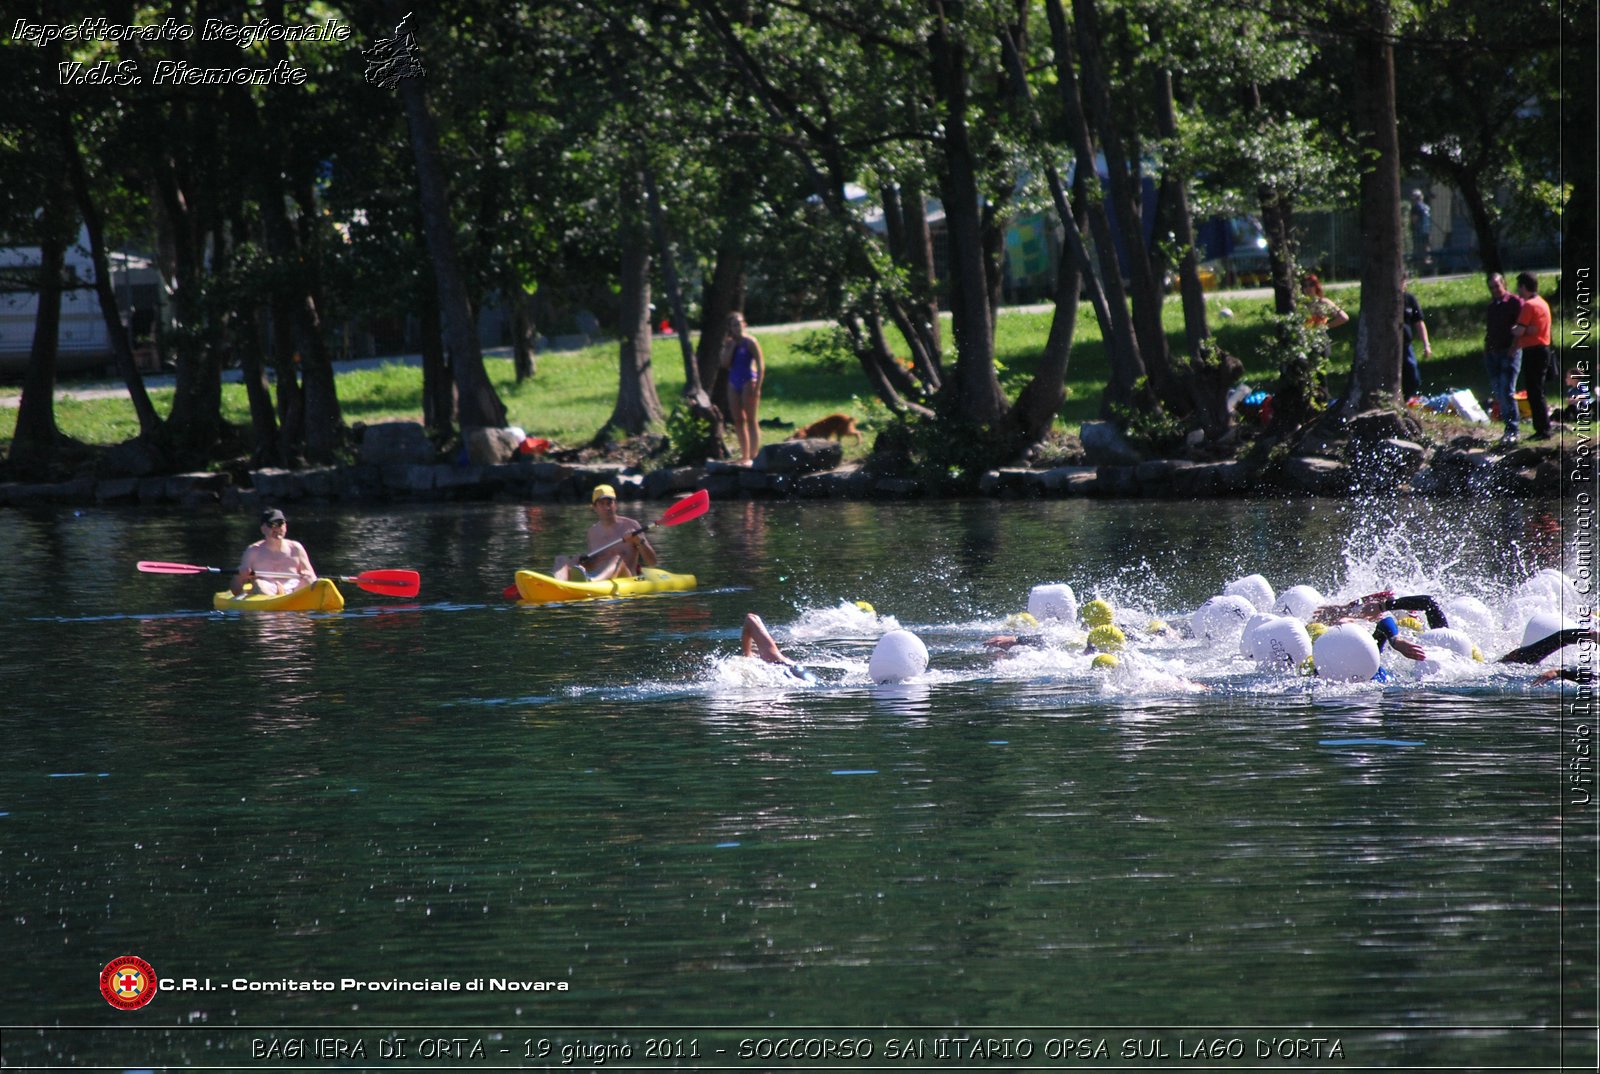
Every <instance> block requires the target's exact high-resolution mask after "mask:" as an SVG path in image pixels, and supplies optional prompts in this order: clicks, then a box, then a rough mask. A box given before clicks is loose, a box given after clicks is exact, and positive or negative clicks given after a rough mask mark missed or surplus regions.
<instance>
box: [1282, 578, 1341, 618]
mask: <svg viewBox="0 0 1600 1074" xmlns="http://www.w3.org/2000/svg"><path fill="white" fill-rule="evenodd" d="M1326 603H1328V602H1327V601H1326V600H1324V599H1323V598H1322V594H1321V593H1318V592H1317V591H1316V589H1315V588H1313V587H1311V586H1308V585H1292V586H1290V587H1289V588H1288V589H1285V590H1284V591H1283V592H1282V593H1279V594H1278V599H1277V601H1276V602H1275V603H1274V604H1273V605H1272V610H1273V611H1274V612H1275V613H1277V614H1278V615H1292V616H1294V617H1295V618H1296V619H1300V620H1309V619H1310V618H1311V616H1312V615H1313V614H1315V613H1316V610H1317V609H1318V608H1320V607H1322V606H1323V605H1324V604H1326Z"/></svg>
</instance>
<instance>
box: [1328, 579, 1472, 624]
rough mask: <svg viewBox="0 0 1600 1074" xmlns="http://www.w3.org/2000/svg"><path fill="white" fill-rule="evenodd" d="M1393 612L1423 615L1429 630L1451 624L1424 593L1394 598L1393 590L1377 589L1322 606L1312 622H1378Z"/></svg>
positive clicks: (1437, 603) (1441, 609)
mask: <svg viewBox="0 0 1600 1074" xmlns="http://www.w3.org/2000/svg"><path fill="white" fill-rule="evenodd" d="M1393 611H1412V612H1422V613H1423V614H1424V615H1426V616H1427V617H1428V628H1429V629H1430V630H1435V629H1438V628H1440V627H1447V626H1449V625H1450V621H1449V620H1448V619H1446V618H1445V614H1444V609H1443V608H1441V607H1439V602H1438V601H1436V600H1434V599H1433V598H1432V597H1430V596H1428V595H1427V594H1426V593H1418V594H1416V595H1415V596H1409V597H1397V596H1395V595H1394V590H1392V589H1380V590H1378V592H1376V593H1368V594H1367V595H1366V596H1364V597H1357V598H1356V599H1355V600H1352V601H1350V602H1349V603H1347V604H1324V605H1323V606H1322V607H1320V608H1318V609H1317V610H1316V611H1315V612H1312V613H1311V621H1312V622H1313V623H1337V622H1340V621H1341V620H1345V619H1381V618H1383V616H1385V615H1387V614H1388V613H1389V612H1393Z"/></svg>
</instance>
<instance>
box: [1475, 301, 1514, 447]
mask: <svg viewBox="0 0 1600 1074" xmlns="http://www.w3.org/2000/svg"><path fill="white" fill-rule="evenodd" d="M1488 279H1489V309H1488V310H1487V311H1486V312H1485V314H1484V332H1483V367H1484V370H1485V371H1486V372H1487V373H1488V374H1489V394H1490V396H1491V397H1493V399H1494V401H1495V403H1496V404H1497V405H1498V406H1499V407H1500V420H1501V421H1503V422H1505V424H1506V431H1505V435H1504V436H1502V437H1501V438H1500V444H1501V446H1503V447H1510V446H1511V445H1513V444H1515V443H1516V442H1517V430H1518V428H1519V427H1520V425H1521V422H1520V420H1519V415H1518V414H1517V399H1516V392H1517V372H1518V370H1519V368H1520V367H1521V364H1522V351H1521V349H1520V348H1518V346H1517V337H1516V334H1515V333H1513V332H1512V331H1511V329H1512V326H1513V325H1515V324H1516V323H1517V320H1518V318H1519V317H1521V315H1522V299H1520V298H1518V297H1517V296H1516V295H1514V294H1512V293H1511V292H1510V291H1508V290H1506V278H1505V277H1504V276H1502V275H1500V273H1498V272H1491V273H1489V278H1488Z"/></svg>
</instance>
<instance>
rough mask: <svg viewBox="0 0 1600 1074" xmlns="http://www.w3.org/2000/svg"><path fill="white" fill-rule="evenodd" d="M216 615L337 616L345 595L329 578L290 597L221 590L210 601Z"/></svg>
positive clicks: (322, 579)
mask: <svg viewBox="0 0 1600 1074" xmlns="http://www.w3.org/2000/svg"><path fill="white" fill-rule="evenodd" d="M211 606H212V607H213V608H215V609H217V611H219V612H338V611H343V610H344V594H343V593H340V592H339V587H338V586H336V585H334V584H333V579H332V578H318V579H317V580H316V581H315V582H312V583H311V584H310V585H308V586H305V587H304V588H301V589H296V590H295V591H294V592H293V593H275V594H271V595H267V594H264V593H249V592H247V593H245V595H244V596H242V597H236V596H234V595H233V594H232V593H231V592H229V591H228V590H226V589H224V590H223V591H222V592H220V593H218V594H217V595H216V596H214V597H212V598H211Z"/></svg>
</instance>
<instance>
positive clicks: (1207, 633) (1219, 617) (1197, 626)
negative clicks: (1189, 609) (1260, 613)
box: [1189, 596, 1256, 642]
mask: <svg viewBox="0 0 1600 1074" xmlns="http://www.w3.org/2000/svg"><path fill="white" fill-rule="evenodd" d="M1255 614H1256V609H1255V605H1253V604H1251V603H1250V602H1249V601H1248V600H1245V599H1244V598H1243V597H1234V596H1222V597H1212V598H1211V599H1210V600H1208V601H1206V602H1205V603H1204V604H1202V605H1200V607H1199V608H1197V609H1195V613H1194V615H1193V616H1192V617H1191V618H1190V620H1189V622H1190V625H1192V626H1193V627H1194V633H1195V637H1197V638H1204V639H1205V640H1207V641H1228V642H1233V641H1238V640H1239V635H1240V634H1242V633H1244V625H1245V624H1246V623H1248V622H1249V621H1250V617H1251V616H1252V615H1255Z"/></svg>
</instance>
